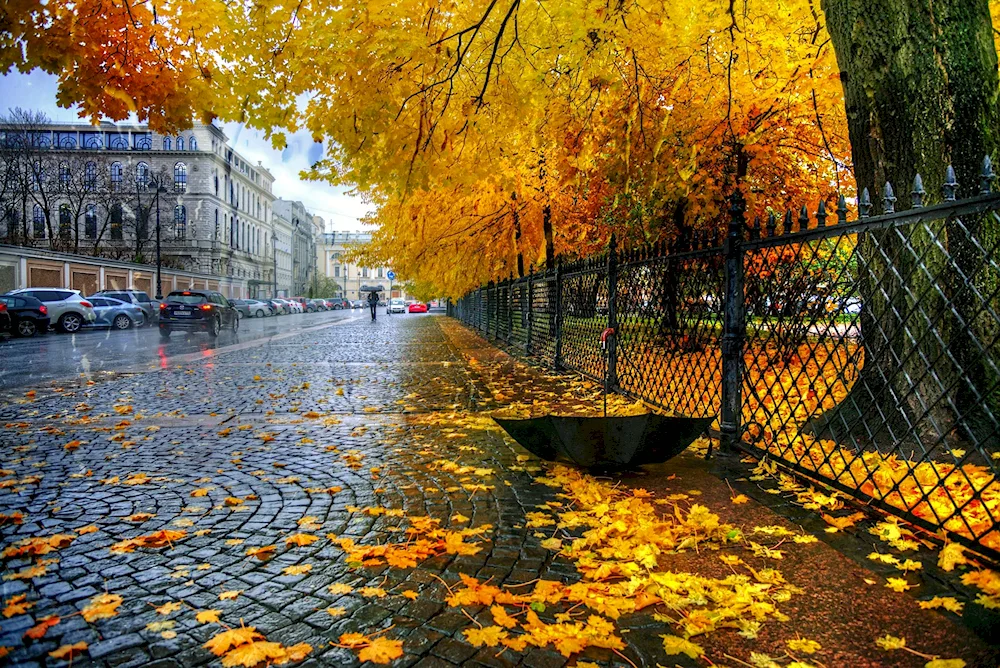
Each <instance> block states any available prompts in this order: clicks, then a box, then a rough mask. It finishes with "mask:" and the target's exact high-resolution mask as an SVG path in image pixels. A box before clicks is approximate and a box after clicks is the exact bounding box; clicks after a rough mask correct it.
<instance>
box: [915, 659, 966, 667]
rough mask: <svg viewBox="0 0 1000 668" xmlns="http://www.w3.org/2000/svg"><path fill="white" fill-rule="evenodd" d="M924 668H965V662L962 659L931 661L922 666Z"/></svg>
mask: <svg viewBox="0 0 1000 668" xmlns="http://www.w3.org/2000/svg"><path fill="white" fill-rule="evenodd" d="M924 668H965V661H963V660H962V659H931V660H930V661H928V662H927V663H925V664H924Z"/></svg>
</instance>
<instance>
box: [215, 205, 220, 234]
mask: <svg viewBox="0 0 1000 668" xmlns="http://www.w3.org/2000/svg"><path fill="white" fill-rule="evenodd" d="M219 231H220V230H219V210H218V209H216V210H215V237H214V239H215V240H216V241H219Z"/></svg>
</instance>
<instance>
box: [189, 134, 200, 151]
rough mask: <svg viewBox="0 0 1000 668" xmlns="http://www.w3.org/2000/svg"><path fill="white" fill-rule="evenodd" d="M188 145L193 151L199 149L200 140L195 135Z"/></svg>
mask: <svg viewBox="0 0 1000 668" xmlns="http://www.w3.org/2000/svg"><path fill="white" fill-rule="evenodd" d="M188 146H190V147H191V150H192V151H197V150H198V140H197V139H195V138H194V137H191V141H190V142H188Z"/></svg>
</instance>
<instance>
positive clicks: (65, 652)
mask: <svg viewBox="0 0 1000 668" xmlns="http://www.w3.org/2000/svg"><path fill="white" fill-rule="evenodd" d="M87 647H88V645H87V643H86V642H84V641H82V640H81V641H80V642H78V643H73V644H72V645H61V646H59V647H58V648H57V649H54V650H52V651H51V652H49V656H51V657H52V658H53V659H58V660H60V661H72V660H73V658H74V657H77V656H80V655H81V654H83V653H84V652H86V651H87Z"/></svg>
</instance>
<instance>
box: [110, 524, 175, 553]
mask: <svg viewBox="0 0 1000 668" xmlns="http://www.w3.org/2000/svg"><path fill="white" fill-rule="evenodd" d="M186 535H187V531H173V530H170V529H162V530H160V531H157V532H155V533H151V534H147V535H145V536H138V537H136V538H128V539H126V540H123V541H120V542H118V543H115V544H114V545H112V546H111V547H110V548H109V549H110V550H111V551H112V552H114V553H116V554H124V553H127V552H134V551H135V550H136V548H140V547H148V548H160V547H166V546H168V545H172V544H173V543H175V542H177V541H178V540H180V539H182V538H184V536H186Z"/></svg>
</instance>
